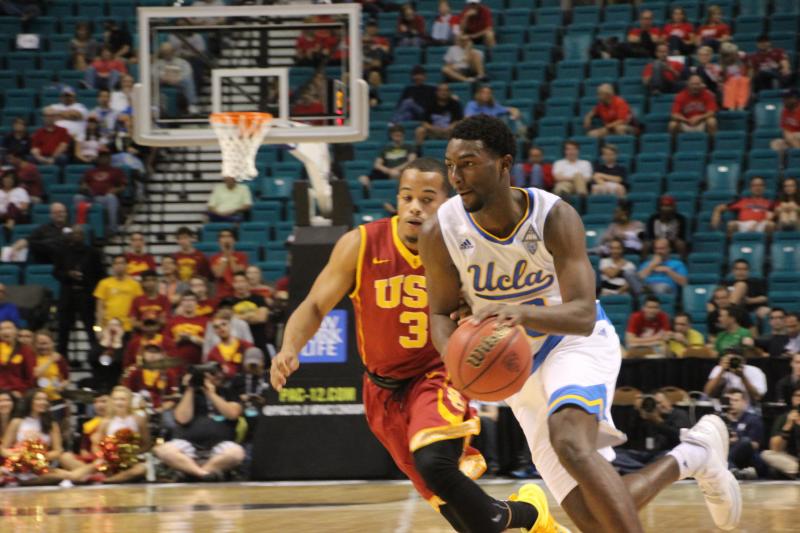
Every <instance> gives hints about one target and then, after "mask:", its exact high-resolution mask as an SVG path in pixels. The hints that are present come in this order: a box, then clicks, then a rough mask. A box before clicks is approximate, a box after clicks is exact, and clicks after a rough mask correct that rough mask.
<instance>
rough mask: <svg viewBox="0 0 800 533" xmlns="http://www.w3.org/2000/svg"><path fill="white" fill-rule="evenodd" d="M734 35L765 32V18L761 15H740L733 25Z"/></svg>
mask: <svg viewBox="0 0 800 533" xmlns="http://www.w3.org/2000/svg"><path fill="white" fill-rule="evenodd" d="M733 30H734V33H761V32H763V31H764V17H763V16H760V15H739V16H738V17H736V21H735V22H734V25H733Z"/></svg>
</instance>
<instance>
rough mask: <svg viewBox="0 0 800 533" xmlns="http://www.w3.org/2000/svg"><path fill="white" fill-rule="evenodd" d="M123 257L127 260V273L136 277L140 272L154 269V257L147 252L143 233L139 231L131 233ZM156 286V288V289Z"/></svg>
mask: <svg viewBox="0 0 800 533" xmlns="http://www.w3.org/2000/svg"><path fill="white" fill-rule="evenodd" d="M124 255H125V259H127V260H128V275H130V276H133V277H134V278H138V277H139V276H141V275H142V272H145V271H147V270H153V271H155V270H156V268H157V266H156V258H155V257H153V255H152V254H150V253H148V252H147V244H146V243H145V240H144V234H143V233H141V232H139V231H134V232H133V233H131V236H130V240H129V242H128V249H127V250H126V251H125V252H124ZM157 290H158V288H156V291H157Z"/></svg>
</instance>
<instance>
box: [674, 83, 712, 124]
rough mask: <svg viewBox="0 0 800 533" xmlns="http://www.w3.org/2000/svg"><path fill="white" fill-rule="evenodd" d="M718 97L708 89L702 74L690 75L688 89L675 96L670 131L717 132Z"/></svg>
mask: <svg viewBox="0 0 800 533" xmlns="http://www.w3.org/2000/svg"><path fill="white" fill-rule="evenodd" d="M716 113H717V99H716V98H715V97H714V93H712V92H711V91H709V90H708V89H706V86H705V85H704V84H703V80H701V79H700V76H698V75H697V74H694V75H692V76H689V80H688V81H687V82H686V89H684V90H682V91H681V92H679V93H678V95H677V96H676V97H675V101H674V102H673V104H672V115H671V117H670V122H669V131H670V133H679V132H684V131H705V132H706V133H708V134H709V135H714V134H715V133H717V119H716V117H715V115H716Z"/></svg>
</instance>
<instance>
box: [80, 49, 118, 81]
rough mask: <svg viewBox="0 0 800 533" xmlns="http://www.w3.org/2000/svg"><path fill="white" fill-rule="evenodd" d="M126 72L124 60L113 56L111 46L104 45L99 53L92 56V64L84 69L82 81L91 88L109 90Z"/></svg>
mask: <svg viewBox="0 0 800 533" xmlns="http://www.w3.org/2000/svg"><path fill="white" fill-rule="evenodd" d="M127 73H128V67H126V66H125V62H124V61H122V60H121V59H119V58H116V57H114V52H112V51H111V48H109V47H108V46H104V47H103V48H102V49H101V50H100V55H99V56H98V57H96V58H94V61H92V64H91V65H90V66H89V67H88V68H87V69H86V72H85V76H84V82H85V83H86V85H88V86H89V87H91V88H93V89H106V90H109V91H110V90H111V89H113V88H114V87H116V86H117V84H118V83H119V78H120V76H122V75H123V74H127Z"/></svg>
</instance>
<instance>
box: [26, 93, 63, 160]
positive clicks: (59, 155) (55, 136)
mask: <svg viewBox="0 0 800 533" xmlns="http://www.w3.org/2000/svg"><path fill="white" fill-rule="evenodd" d="M42 116H43V117H44V125H43V126H42V127H41V128H39V129H38V130H36V131H35V132H33V135H32V136H31V155H32V156H33V159H34V160H35V162H36V163H38V164H40V165H66V164H67V163H69V151H68V149H69V143H70V142H72V137H70V136H69V132H67V130H66V129H64V128H62V127H61V126H56V120H58V113H56V112H55V111H54V110H52V109H50V107H46V108H44V111H43V113H42Z"/></svg>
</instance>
